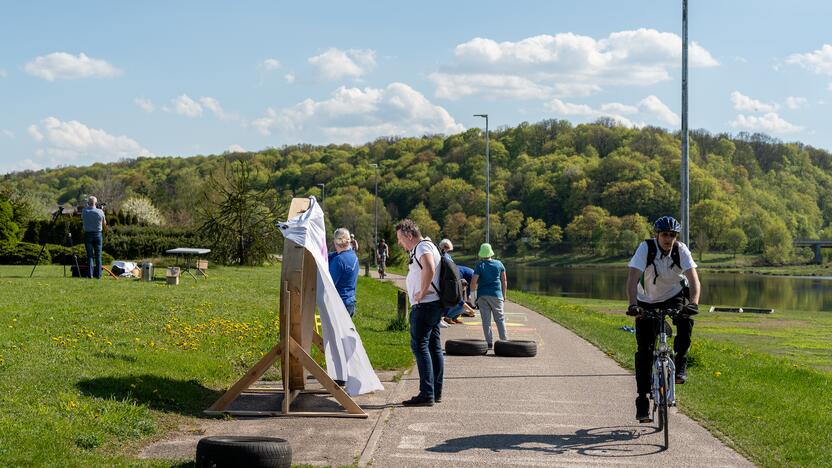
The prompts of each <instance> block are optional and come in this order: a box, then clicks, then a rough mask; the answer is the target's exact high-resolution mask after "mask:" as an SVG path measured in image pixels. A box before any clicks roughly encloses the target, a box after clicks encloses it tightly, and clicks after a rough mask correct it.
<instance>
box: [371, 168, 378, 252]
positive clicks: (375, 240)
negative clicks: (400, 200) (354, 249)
mask: <svg viewBox="0 0 832 468" xmlns="http://www.w3.org/2000/svg"><path fill="white" fill-rule="evenodd" d="M370 166H372V167H375V168H376V176H375V180H376V183H375V185H376V189H375V198H373V250H372V252H373V253H372V254H371V256H372V257H373V265H375V266H378V260H377V259H376V255H375V253H376V252H377V251H378V164H376V163H372V164H370Z"/></svg>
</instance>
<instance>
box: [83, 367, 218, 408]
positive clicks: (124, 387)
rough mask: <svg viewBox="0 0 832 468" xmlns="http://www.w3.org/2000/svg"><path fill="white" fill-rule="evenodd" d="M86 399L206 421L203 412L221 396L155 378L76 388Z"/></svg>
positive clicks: (100, 381)
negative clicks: (130, 404) (132, 404)
mask: <svg viewBox="0 0 832 468" xmlns="http://www.w3.org/2000/svg"><path fill="white" fill-rule="evenodd" d="M75 385H76V387H78V389H79V390H81V392H82V393H83V394H85V395H89V396H93V397H97V398H104V399H114V400H128V401H134V402H136V403H138V404H140V405H145V406H147V407H148V408H151V409H155V410H159V411H166V412H171V413H179V414H183V415H187V416H196V417H201V418H205V417H207V416H205V415H204V414H203V413H202V411H203V410H205V408H207V407H208V406H210V405H211V403H213V402H214V401H215V400H216V399H217V398H219V397H220V392H217V391H216V390H212V389H210V388H206V387H204V386H202V384H200V383H199V382H197V381H195V380H187V381H186V380H173V379H170V378H167V377H159V376H157V375H127V376H123V377H98V378H95V379H88V380H82V381H80V382H78V383H77V384H75Z"/></svg>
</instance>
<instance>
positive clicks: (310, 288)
mask: <svg viewBox="0 0 832 468" xmlns="http://www.w3.org/2000/svg"><path fill="white" fill-rule="evenodd" d="M317 290H318V264H317V263H316V262H315V257H313V256H312V253H311V252H309V251H308V250H306V249H304V255H303V278H302V282H301V292H300V294H301V298H300V300H301V310H300V313H301V316H300V330H298V332H299V334H298V335H292V338H294V339H295V341H297V342H298V343H299V344H300V345H301V347H303V349H304V351H306V353H307V354H310V353H311V352H312V340H313V338H312V337H313V335H314V334H315V305H316V303H317V299H318V293H317ZM307 375H309V373H308V372H304V373H303V380H304V382H306V376H307Z"/></svg>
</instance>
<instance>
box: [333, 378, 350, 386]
mask: <svg viewBox="0 0 832 468" xmlns="http://www.w3.org/2000/svg"><path fill="white" fill-rule="evenodd" d="M333 381H334V382H335V384H336V385H338V386H339V387H345V386H346V385H347V382H346V381H344V380H338V379H335V380H333Z"/></svg>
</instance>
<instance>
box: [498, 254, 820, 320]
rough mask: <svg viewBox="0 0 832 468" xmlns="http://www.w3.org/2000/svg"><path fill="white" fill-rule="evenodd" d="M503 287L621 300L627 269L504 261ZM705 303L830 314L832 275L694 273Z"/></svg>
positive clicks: (625, 294) (622, 267)
mask: <svg viewBox="0 0 832 468" xmlns="http://www.w3.org/2000/svg"><path fill="white" fill-rule="evenodd" d="M506 269H507V274H508V281H509V288H511V289H519V290H521V291H527V292H532V293H537V294H545V295H550V296H574V297H585V298H593V299H620V300H626V299H627V292H626V290H625V287H626V286H625V284H626V280H627V268H626V267H624V266H621V267H617V268H606V267H604V268H596V267H593V268H553V267H531V266H518V265H510V264H507V265H506ZM699 278H700V280H701V282H702V297H701V299H700V302H701V303H703V304H707V305H723V306H741V307H765V308H771V309H776V310H789V309H791V310H807V311H826V312H832V277H790V276H768V275H752V274H743V273H720V272H703V271H701V270H700V271H699Z"/></svg>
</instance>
